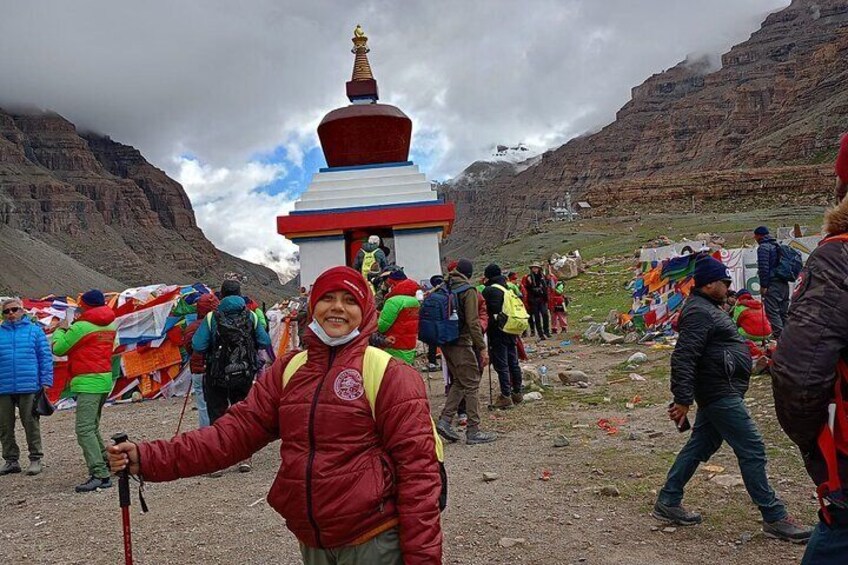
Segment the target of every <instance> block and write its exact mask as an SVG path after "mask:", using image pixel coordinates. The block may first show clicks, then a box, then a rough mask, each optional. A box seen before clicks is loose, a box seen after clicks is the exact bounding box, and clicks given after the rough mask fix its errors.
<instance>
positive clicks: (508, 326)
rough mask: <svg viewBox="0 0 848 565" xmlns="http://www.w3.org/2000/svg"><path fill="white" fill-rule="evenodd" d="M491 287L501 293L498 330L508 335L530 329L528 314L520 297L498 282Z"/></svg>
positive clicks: (519, 333) (518, 333)
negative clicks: (501, 302) (501, 305)
mask: <svg viewBox="0 0 848 565" xmlns="http://www.w3.org/2000/svg"><path fill="white" fill-rule="evenodd" d="M492 287H493V288H496V289H498V290H500V291H501V292H502V293H503V308H501V313H500V314H499V315H498V320H497V321H498V327H499V328H500V330H501V331H502V332H503V333H506V334H510V335H521V334H523V333H524V332H526V331H527V330H528V329H530V316H529V315H528V314H527V310H526V309H525V308H524V303H523V302H522V301H521V299H520V298H518V297H517V296H515V294H514V293H512V292H511V291H509V290H507V289H506V288H504V287H502V286H501V285H499V284H493V285H492Z"/></svg>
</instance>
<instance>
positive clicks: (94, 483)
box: [74, 477, 112, 492]
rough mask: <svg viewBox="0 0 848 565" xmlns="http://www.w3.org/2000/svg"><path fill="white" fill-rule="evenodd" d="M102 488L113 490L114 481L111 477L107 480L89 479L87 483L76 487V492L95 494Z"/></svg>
mask: <svg viewBox="0 0 848 565" xmlns="http://www.w3.org/2000/svg"><path fill="white" fill-rule="evenodd" d="M102 488H112V481H111V480H110V479H109V477H106V478H105V479H99V478H97V477H89V478H88V480H87V481H85V482H84V483H83V484H81V485H77V486H75V487H74V491H76V492H94V491H96V490H100V489H102Z"/></svg>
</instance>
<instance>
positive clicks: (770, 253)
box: [757, 235, 780, 288]
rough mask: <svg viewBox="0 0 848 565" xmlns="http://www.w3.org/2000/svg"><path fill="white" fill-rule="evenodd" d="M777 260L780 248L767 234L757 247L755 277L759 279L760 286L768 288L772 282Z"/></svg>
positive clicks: (778, 259)
mask: <svg viewBox="0 0 848 565" xmlns="http://www.w3.org/2000/svg"><path fill="white" fill-rule="evenodd" d="M778 261H780V248H779V247H778V244H777V240H776V239H774V238H773V237H772V236H770V235H767V236H765V237H764V238H763V239H762V241H760V245H759V247H757V277H758V278H759V279H760V286H761V287H766V288H768V286H769V285H770V284H771V283H772V278H773V277H774V270H775V269H776V268H777V263H778ZM777 282H780V281H777Z"/></svg>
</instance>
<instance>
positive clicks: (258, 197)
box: [174, 157, 297, 280]
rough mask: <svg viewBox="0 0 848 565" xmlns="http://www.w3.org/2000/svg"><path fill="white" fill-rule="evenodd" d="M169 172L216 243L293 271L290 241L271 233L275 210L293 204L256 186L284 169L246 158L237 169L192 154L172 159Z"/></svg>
mask: <svg viewBox="0 0 848 565" xmlns="http://www.w3.org/2000/svg"><path fill="white" fill-rule="evenodd" d="M174 167H175V171H176V172H175V173H174V178H176V180H177V181H179V182H180V183H181V184H182V185H183V187H184V188H185V190H186V193H188V195H189V198H190V199H191V201H192V205H193V206H194V212H195V215H196V216H197V222H198V225H200V227H201V228H202V229H203V231H204V233H205V234H206V236H207V237H208V238H209V240H210V241H212V243H214V244H215V245H216V246H217V247H219V248H221V249H224V250H225V251H227V252H229V253H232V254H234V255H237V256H239V257H241V258H243V259H247V260H248V261H252V262H254V263H259V264H262V265H265V266H266V267H270V268H271V269H274V270H275V271H277V272H278V273H280V275H281V278H282V279H283V280H288V279H289V278H291V277H292V276H293V275H294V274H295V268H296V265H295V264H293V263H292V261H291V258H292V257H293V256H294V253H295V251H296V249H297V248H296V247H295V246H294V244H292V243H291V242H290V241H288V240H286V239H285V238H283V237H282V236H280V235H276V233H277V216H280V215H283V214H286V213H288V212H290V211H291V210H292V209H293V208H294V202H293V201H291V200H288V199H286V197H285V196H284V195H283V194H276V195H272V194H268V193H267V192H263V191H261V190H258V189H260V188H261V187H263V186H266V185H268V184H270V183H272V182H274V181H275V180H278V179H280V178H282V177H283V176H284V175H285V172H286V170H285V167H283V166H282V165H279V164H264V163H256V162H249V163H247V164H245V165H244V166H242V167H241V168H238V169H228V168H225V167H219V168H215V167H212V166H210V165H204V164H202V163H200V162H199V161H198V160H196V159H190V158H186V157H180V158H177V159H175V160H174Z"/></svg>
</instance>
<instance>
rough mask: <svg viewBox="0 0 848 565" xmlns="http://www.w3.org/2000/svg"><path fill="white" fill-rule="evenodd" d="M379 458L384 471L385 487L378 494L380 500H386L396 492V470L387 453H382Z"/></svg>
mask: <svg viewBox="0 0 848 565" xmlns="http://www.w3.org/2000/svg"><path fill="white" fill-rule="evenodd" d="M379 459H380V466H381V469H382V471H383V473H382V477H383V481H382V486H383V488H382V489H380V492H379V493H378V494H379V495H380V500H385V499H387V498H389V497H391V496H393V495H394V494H395V471H394V465H393V463H392V461H391V460H390V459H389V458H388V456H387V455H385V454H382V453H381V454H380V457H379Z"/></svg>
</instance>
